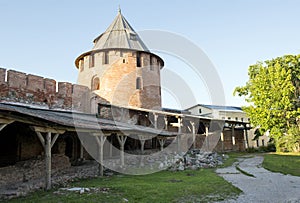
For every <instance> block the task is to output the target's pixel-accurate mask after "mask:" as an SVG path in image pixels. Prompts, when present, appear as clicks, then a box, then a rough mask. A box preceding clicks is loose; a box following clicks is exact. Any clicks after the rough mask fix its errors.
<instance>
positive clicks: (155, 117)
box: [153, 113, 158, 129]
mask: <svg viewBox="0 0 300 203" xmlns="http://www.w3.org/2000/svg"><path fill="white" fill-rule="evenodd" d="M153 117H154V128H155V129H157V118H158V115H157V114H156V113H153Z"/></svg>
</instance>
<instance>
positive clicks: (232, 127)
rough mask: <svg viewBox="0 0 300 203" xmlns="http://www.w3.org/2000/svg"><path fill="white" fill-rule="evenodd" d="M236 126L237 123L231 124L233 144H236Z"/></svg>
mask: <svg viewBox="0 0 300 203" xmlns="http://www.w3.org/2000/svg"><path fill="white" fill-rule="evenodd" d="M234 127H235V125H234V124H232V125H231V137H232V145H233V146H234V145H235V135H234Z"/></svg>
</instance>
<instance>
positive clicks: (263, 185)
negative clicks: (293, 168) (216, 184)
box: [216, 156, 300, 203]
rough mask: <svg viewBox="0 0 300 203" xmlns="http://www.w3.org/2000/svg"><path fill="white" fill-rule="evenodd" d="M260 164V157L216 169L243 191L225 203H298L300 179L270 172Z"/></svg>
mask: <svg viewBox="0 0 300 203" xmlns="http://www.w3.org/2000/svg"><path fill="white" fill-rule="evenodd" d="M262 162H263V157H262V156H255V157H252V158H246V157H245V158H240V159H239V161H238V162H236V163H235V164H234V165H233V166H231V167H227V168H220V169H217V171H216V172H217V173H218V174H219V175H220V176H222V177H223V178H224V179H225V180H227V181H229V182H230V183H232V184H233V185H234V186H236V187H238V188H240V189H241V190H242V191H243V194H242V195H240V196H239V197H238V198H237V199H235V200H228V201H225V202H239V203H240V202H245V203H246V202H247V203H249V202H272V203H277V202H278V203H282V202H288V203H300V177H297V176H291V175H283V174H281V173H273V172H270V171H268V170H266V169H264V168H263V167H262V166H261V164H262ZM236 166H237V167H238V168H239V169H240V170H238V169H237V167H236ZM299 170H300V169H299ZM241 171H242V172H241ZM245 172H246V173H245ZM250 175H253V176H254V177H252V176H250Z"/></svg>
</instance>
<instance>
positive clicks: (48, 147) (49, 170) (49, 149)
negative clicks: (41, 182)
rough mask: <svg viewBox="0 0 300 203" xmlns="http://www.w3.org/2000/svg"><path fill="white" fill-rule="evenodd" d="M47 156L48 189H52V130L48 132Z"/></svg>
mask: <svg viewBox="0 0 300 203" xmlns="http://www.w3.org/2000/svg"><path fill="white" fill-rule="evenodd" d="M45 157H46V190H50V189H51V132H47V134H46V143H45Z"/></svg>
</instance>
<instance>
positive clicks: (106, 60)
mask: <svg viewBox="0 0 300 203" xmlns="http://www.w3.org/2000/svg"><path fill="white" fill-rule="evenodd" d="M103 64H109V55H108V51H106V52H104V54H103Z"/></svg>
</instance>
